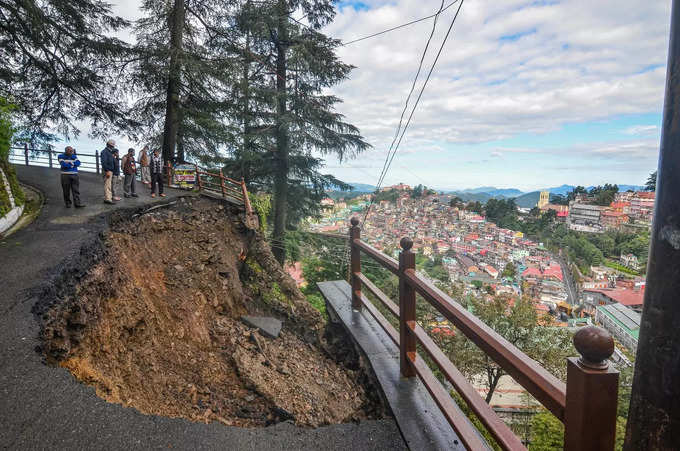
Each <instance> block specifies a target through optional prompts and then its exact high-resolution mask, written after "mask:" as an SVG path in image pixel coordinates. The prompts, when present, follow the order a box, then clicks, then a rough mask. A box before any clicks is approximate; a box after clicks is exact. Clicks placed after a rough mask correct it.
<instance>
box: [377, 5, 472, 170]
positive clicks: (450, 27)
mask: <svg viewBox="0 0 680 451" xmlns="http://www.w3.org/2000/svg"><path fill="white" fill-rule="evenodd" d="M464 1H465V0H460V4H459V5H458V9H457V10H456V15H455V16H453V20H452V21H451V25H449V29H448V30H447V31H446V35H445V36H444V40H443V41H442V45H441V46H439V51H438V52H437V56H436V57H435V59H434V61H433V62H432V66H431V67H430V71H429V72H428V73H427V78H425V82H424V83H423V86H422V87H421V88H420V92H419V93H418V98H417V99H416V103H415V105H413V109H412V110H411V114H410V115H409V117H408V121H406V125H405V126H404V130H403V131H402V133H401V136H400V137H399V141H398V142H397V145H396V147H395V148H394V152H393V153H392V157H391V158H390V162H389V164H388V165H387V169H388V170H389V168H390V166H391V165H392V161H393V160H394V156H395V155H396V154H397V150H399V145H400V144H401V140H402V139H403V138H404V135H405V134H406V130H407V129H408V126H409V124H410V123H411V119H412V118H413V113H415V111H416V108H417V107H418V103H419V102H420V98H421V97H422V96H423V92H424V91H425V87H426V86H427V83H428V82H429V81H430V77H431V76H432V72H433V71H434V68H435V66H436V65H437V61H439V57H440V56H441V54H442V50H444V45H445V44H446V41H447V40H448V38H449V35H450V34H451V30H452V29H453V25H454V24H455V23H456V19H457V18H458V13H459V12H460V8H461V7H462V6H463V2H464Z"/></svg>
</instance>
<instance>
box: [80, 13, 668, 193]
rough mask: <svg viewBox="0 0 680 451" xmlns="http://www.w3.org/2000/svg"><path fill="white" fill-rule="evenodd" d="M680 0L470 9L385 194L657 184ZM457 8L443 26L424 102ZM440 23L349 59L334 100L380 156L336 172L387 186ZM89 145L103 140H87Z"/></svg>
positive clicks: (365, 21)
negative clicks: (652, 178)
mask: <svg viewBox="0 0 680 451" xmlns="http://www.w3.org/2000/svg"><path fill="white" fill-rule="evenodd" d="M451 1H452V0H444V5H448V4H449V3H450V2H451ZM112 3H113V6H114V11H115V12H116V13H118V14H120V15H122V16H124V17H126V18H129V19H134V18H136V17H138V16H139V11H138V9H137V4H138V3H139V2H137V1H133V0H119V1H115V0H114V1H112ZM441 4H442V3H441V0H396V1H385V0H361V1H351V0H350V1H348V0H343V1H342V2H340V3H337V4H336V8H337V15H336V18H335V20H334V21H333V23H331V24H330V25H328V26H327V27H326V28H325V29H324V30H323V31H324V32H325V33H326V34H327V35H330V36H332V37H335V38H337V39H340V40H342V41H344V42H347V41H350V40H353V39H356V38H359V37H363V36H366V35H369V34H372V33H375V32H378V31H382V30H385V29H388V28H391V27H393V26H396V25H400V24H402V23H405V22H409V21H412V20H414V19H418V18H421V17H424V16H428V15H430V14H433V13H434V12H436V11H437V10H438V9H439V7H440V5H441ZM670 4H671V2H670V0H653V1H651V2H639V1H632V0H617V1H610V0H563V1H560V0H554V1H550V0H543V1H541V0H534V1H531V0H503V1H498V0H466V1H464V4H463V5H462V7H461V9H460V13H459V15H458V18H457V19H456V22H455V24H454V26H453V29H452V32H451V35H450V36H449V39H448V41H447V42H446V44H445V46H444V47H443V50H442V54H441V56H440V58H439V61H438V63H437V65H436V67H435V69H434V72H433V74H432V77H431V79H430V81H429V82H428V84H427V86H426V88H425V91H424V93H423V96H422V99H421V100H420V103H419V105H418V107H417V109H416V111H415V113H414V115H413V119H412V122H411V124H410V126H409V128H408V130H407V132H406V135H405V137H404V139H403V141H402V143H401V146H400V147H399V150H398V152H397V154H396V156H395V158H394V161H393V163H392V165H391V167H390V169H389V171H388V174H387V176H386V177H385V182H384V185H389V184H394V183H398V182H404V183H409V184H412V185H415V184H419V183H422V184H425V185H427V186H430V187H433V188H436V189H461V188H472V187H478V186H496V187H499V188H509V187H512V188H519V189H522V190H533V189H539V188H544V187H552V186H558V185H561V184H571V185H584V186H589V185H598V184H604V183H620V184H638V185H641V184H644V182H645V180H646V179H647V176H648V175H649V173H650V172H652V171H653V170H655V169H656V166H657V158H658V151H659V141H660V134H661V119H662V108H663V94H664V85H665V77H666V58H667V51H668V33H669V28H670ZM457 7H458V4H454V5H453V6H451V7H450V8H448V9H447V10H446V11H444V12H443V13H442V14H441V15H440V16H439V18H438V21H437V26H436V30H435V33H434V36H433V38H432V42H431V44H430V47H429V50H428V52H427V54H426V57H425V60H424V63H423V71H422V72H421V75H420V77H419V80H418V82H417V84H416V91H415V92H416V93H417V92H418V91H419V90H420V87H421V86H422V83H423V81H424V78H425V75H426V74H427V71H428V70H429V68H430V65H431V64H432V61H433V60H434V57H435V54H436V52H437V50H438V49H439V47H440V45H441V43H442V41H443V37H444V34H445V33H446V30H447V29H448V27H449V25H450V23H451V20H452V18H453V16H454V14H455V12H456V10H457ZM294 16H295V14H294ZM300 16H302V14H301V13H299V14H298V15H297V17H300ZM433 20H434V19H429V20H426V21H423V22H419V23H417V24H414V25H411V26H409V27H406V28H401V29H399V30H396V31H393V32H390V33H386V34H384V35H381V36H378V37H375V38H371V39H366V40H364V41H361V42H357V43H353V44H349V45H346V46H342V47H340V48H339V49H338V55H339V57H340V59H341V60H342V61H344V62H346V63H349V64H352V65H353V66H355V69H354V70H353V71H352V72H351V74H350V76H349V79H347V80H346V81H344V82H343V83H341V84H339V85H337V86H334V87H332V88H331V89H330V92H331V93H333V94H334V95H336V96H338V97H340V98H341V99H343V103H342V104H340V105H338V106H337V110H338V111H339V112H340V113H342V114H344V115H345V119H346V120H347V121H348V122H350V123H352V124H354V125H356V126H357V127H359V129H360V131H361V133H362V135H363V136H364V138H365V139H366V141H367V142H368V143H370V144H371V146H372V148H371V149H370V150H368V151H366V152H364V153H362V154H360V156H358V157H357V158H354V159H351V160H348V161H342V162H339V161H337V160H335V159H334V158H329V159H327V165H326V172H328V173H332V174H333V175H335V176H337V177H338V178H340V179H341V180H344V181H348V182H360V183H368V184H376V182H377V180H378V177H379V174H380V172H381V169H382V167H383V163H384V161H385V156H386V152H387V149H388V148H389V147H390V143H391V141H392V138H393V136H394V133H395V131H396V128H397V124H398V123H399V117H400V114H401V111H402V109H403V108H404V102H405V100H406V97H407V95H408V92H409V90H410V88H411V84H412V83H413V79H414V76H415V74H416V71H417V69H418V62H419V60H420V57H421V54H422V52H423V50H424V48H425V45H426V42H427V38H428V36H429V34H430V32H431V30H432V27H433ZM414 100H415V96H414V97H412V99H411V102H410V106H412V105H413V101H414ZM408 111H410V108H409V110H408ZM407 115H408V112H407ZM79 141H80V142H79V143H78V144H82V145H83V146H84V147H88V146H91V145H96V144H98V143H93V142H90V141H89V140H88V139H87V137H86V136H85V135H84V134H83V135H81V137H80V138H79ZM119 144H120V145H119V147H121V146H123V147H126V146H127V145H128V142H127V141H125V139H124V138H121V139H120V140H119Z"/></svg>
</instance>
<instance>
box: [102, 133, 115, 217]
mask: <svg viewBox="0 0 680 451" xmlns="http://www.w3.org/2000/svg"><path fill="white" fill-rule="evenodd" d="M115 146H116V142H115V141H114V140H112V139H109V140H108V141H107V142H106V147H105V148H104V150H102V151H101V155H100V157H101V163H102V174H103V175H104V203H105V204H113V171H114V170H115V168H116V163H115V161H116V160H115V157H114V156H113V152H114V150H116V147H115Z"/></svg>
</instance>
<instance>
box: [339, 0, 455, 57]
mask: <svg viewBox="0 0 680 451" xmlns="http://www.w3.org/2000/svg"><path fill="white" fill-rule="evenodd" d="M442 3H443V2H442ZM455 3H458V0H455V1H453V2H451V3H449V4H448V5H446V7H445V8H443V9H440V10H439V11H437V12H436V13H434V14H431V15H429V16H427V17H422V18H420V19H416V20H412V21H411V22H408V23H405V24H402V25H397V26H396V27H392V28H389V29H387V30H383V31H379V32H377V33H373V34H370V35H368V36H364V37H361V38H357V39H353V40H351V41H348V42H343V43H342V44H340V45H341V46H345V45H350V44H354V43H355V42H359V41H363V40H366V39H370V38H373V37H375V36H380V35H381V34H385V33H389V32H390V31H394V30H398V29H400V28H404V27H408V26H409V25H413V24H414V23H418V22H422V21H423V20H427V19H431V18H433V17H435V16H437V15H439V14H441V13H442V12H443V11H446V10H447V9H449V8H450V7H451V6H453V5H454V4H455Z"/></svg>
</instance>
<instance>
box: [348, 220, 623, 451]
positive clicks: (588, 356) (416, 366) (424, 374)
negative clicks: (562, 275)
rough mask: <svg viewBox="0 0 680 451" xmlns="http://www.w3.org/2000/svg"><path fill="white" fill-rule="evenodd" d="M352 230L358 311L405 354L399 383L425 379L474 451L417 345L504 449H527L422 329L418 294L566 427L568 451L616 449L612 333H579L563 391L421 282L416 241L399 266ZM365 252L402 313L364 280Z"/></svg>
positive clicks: (471, 433)
mask: <svg viewBox="0 0 680 451" xmlns="http://www.w3.org/2000/svg"><path fill="white" fill-rule="evenodd" d="M351 224H352V225H351V227H350V231H349V240H350V246H351V285H352V307H353V309H355V310H362V309H365V310H366V311H368V312H369V313H370V314H371V315H372V316H373V317H374V318H375V319H376V321H377V322H378V323H379V324H380V325H381V327H382V328H383V329H384V330H385V332H387V334H388V335H389V336H390V338H391V339H392V341H393V342H394V343H395V344H396V345H397V346H398V347H399V352H400V368H401V375H402V376H403V377H414V376H418V377H420V379H421V380H422V382H423V383H424V385H425V386H426V387H427V389H428V391H429V392H430V394H431V395H432V397H433V399H434V401H435V402H436V404H437V405H438V406H439V408H440V409H441V411H442V413H443V414H444V416H445V417H446V418H447V420H448V421H449V423H450V424H451V426H452V427H453V429H454V430H455V431H456V433H457V434H458V435H459V436H460V438H461V440H462V441H463V443H464V445H465V446H466V447H467V448H468V449H473V450H476V449H484V448H486V446H487V445H486V444H485V443H484V441H483V439H482V438H481V436H480V435H479V434H478V433H477V431H476V430H475V429H474V427H473V426H472V425H471V423H470V422H469V421H468V420H467V419H466V418H464V417H462V414H461V411H460V410H459V409H458V408H457V407H456V405H455V401H454V400H453V399H452V398H451V396H450V395H449V393H448V392H447V391H446V389H444V387H443V386H442V384H441V383H440V382H439V381H438V380H437V379H436V377H435V376H434V374H433V373H432V371H431V370H430V368H429V367H428V366H427V364H426V363H425V361H424V360H423V359H422V357H420V356H419V355H418V352H417V350H416V345H417V344H418V343H419V344H420V346H421V347H422V349H423V350H424V351H425V352H426V353H427V354H428V355H429V357H430V358H431V360H432V361H433V362H434V363H435V364H436V365H437V367H438V368H439V370H440V371H441V373H442V374H443V375H444V376H445V377H446V379H447V380H448V381H449V382H450V383H451V385H452V386H453V387H454V388H455V390H456V392H458V394H459V395H460V396H461V397H462V398H463V400H464V401H465V403H466V404H467V405H468V406H469V407H470V409H471V410H472V411H473V412H474V413H475V415H477V417H478V418H479V419H480V420H481V422H482V424H484V426H485V427H486V429H487V430H488V431H489V433H490V434H491V435H492V436H493V438H494V439H495V440H496V442H497V443H498V444H499V445H500V446H501V448H503V449H508V450H521V449H525V447H524V445H523V444H522V442H521V440H520V439H519V438H518V437H517V436H515V434H514V433H513V432H512V431H511V430H510V428H509V427H508V426H507V425H506V424H505V423H504V422H503V421H502V420H501V419H500V418H499V417H498V415H497V414H496V412H494V411H493V409H492V408H491V407H490V406H489V405H488V404H487V403H486V402H485V401H484V399H483V398H482V397H481V396H480V395H479V393H478V392H477V391H476V390H475V389H474V387H472V385H471V384H470V383H469V382H468V381H467V380H466V379H465V377H464V376H463V374H462V373H461V372H460V371H459V370H458V369H457V368H456V366H455V365H454V364H453V363H452V362H451V361H450V360H449V359H448V358H447V357H446V355H445V354H444V353H443V352H442V350H441V349H439V347H438V346H437V345H436V344H435V343H434V341H433V340H432V339H431V338H430V337H429V336H428V334H427V332H426V331H425V330H424V329H423V328H422V327H420V326H419V325H418V324H417V323H416V294H420V295H421V296H422V297H423V298H424V299H425V300H426V301H427V302H428V303H430V304H431V305H432V306H433V307H434V308H435V309H437V310H438V311H439V312H440V313H441V314H442V315H443V316H444V317H445V318H446V319H447V320H448V321H449V322H451V324H453V325H454V326H456V327H457V328H458V329H459V330H460V331H461V332H462V333H463V334H465V336H466V337H467V338H469V339H470V340H471V341H472V342H473V343H475V345H477V346H478V347H479V348H480V349H481V350H482V351H484V352H485V353H486V354H487V355H488V356H489V357H490V358H491V359H492V360H494V361H495V362H496V363H497V364H498V365H500V366H501V367H502V368H503V369H504V370H505V371H506V372H507V373H508V374H509V375H510V376H512V377H513V378H514V379H515V381H517V382H518V383H519V384H520V385H522V386H523V387H524V388H525V389H526V390H527V391H528V392H529V393H530V394H531V395H533V396H534V397H535V398H536V399H537V400H538V401H539V402H540V403H541V404H542V405H543V406H544V407H545V408H546V409H548V410H549V411H550V412H552V414H553V415H555V417H557V418H558V419H559V420H560V421H562V422H563V423H564V425H565V432H564V439H565V440H564V449H566V450H570V451H576V450H579V451H581V450H607V451H609V450H613V449H614V442H615V432H616V403H617V392H618V377H619V375H618V371H616V370H614V369H612V368H610V367H609V366H608V364H607V359H608V358H609V357H610V356H611V355H612V353H613V352H614V342H613V340H612V337H611V335H609V333H608V332H607V331H605V330H604V329H601V328H598V327H594V326H590V327H585V328H583V329H580V330H579V331H578V332H577V333H576V334H575V336H574V345H575V347H576V349H577V350H578V352H579V353H580V354H581V357H579V358H568V359H567V383H566V384H565V383H563V382H562V381H561V380H559V379H558V378H556V377H555V376H554V375H552V374H551V373H549V372H548V371H547V370H546V369H545V368H543V367H541V366H540V365H539V364H538V362H536V361H535V360H533V359H531V358H530V357H529V356H527V355H526V354H524V353H523V352H522V351H520V350H519V349H518V348H517V347H515V346H514V345H513V344H511V343H510V342H508V341H507V340H506V339H505V338H503V337H502V336H500V335H499V334H498V333H496V332H495V331H494V330H493V329H491V328H490V327H489V326H487V325H486V324H484V323H483V322H482V321H481V320H479V319H478V318H477V317H475V316H474V315H473V314H472V313H470V312H468V311H467V310H465V309H464V308H463V307H462V306H461V305H460V304H458V303H457V302H455V301H454V300H453V299H451V298H450V297H449V296H447V295H446V294H445V293H443V292H442V291H441V290H439V289H438V288H436V287H435V286H433V285H432V284H430V283H429V282H428V281H427V280H425V279H423V278H422V277H420V276H419V275H418V274H416V272H415V254H414V253H413V252H412V251H411V247H412V246H413V241H412V240H411V239H410V238H402V239H401V242H400V245H401V248H402V251H401V252H400V254H399V261H396V260H394V259H392V258H390V257H388V256H387V255H384V254H383V253H381V252H380V251H378V250H377V249H375V248H373V247H371V246H370V245H369V244H367V243H365V242H363V241H361V232H360V229H359V220H358V219H357V218H352V219H351ZM362 252H363V253H364V254H366V255H368V256H369V257H371V258H372V259H373V260H375V261H377V262H378V263H379V264H380V265H382V266H383V267H385V268H386V269H387V270H389V271H390V272H392V273H393V274H395V275H396V276H397V277H398V278H399V305H397V304H395V303H394V302H393V301H392V300H391V299H389V297H388V296H387V295H385V293H383V292H382V291H381V290H380V289H379V288H378V287H376V286H375V285H374V284H373V283H372V282H371V281H370V280H369V279H368V278H367V277H366V276H365V275H364V274H362V272H361V253H362ZM362 287H365V288H366V289H367V290H368V291H369V292H371V293H372V294H373V295H374V296H375V297H376V298H377V299H378V300H379V301H380V302H381V303H382V304H383V305H384V306H385V307H386V308H387V310H388V311H389V312H390V313H391V314H392V315H394V316H395V317H396V318H397V319H398V320H399V331H397V330H396V329H395V328H394V327H393V326H392V325H391V324H390V322H389V321H387V319H386V318H385V317H384V316H383V315H382V314H381V313H380V312H379V311H378V309H377V308H376V307H375V306H374V305H373V304H372V303H371V302H369V301H368V300H367V298H366V297H365V296H364V297H362V295H361V290H362Z"/></svg>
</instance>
